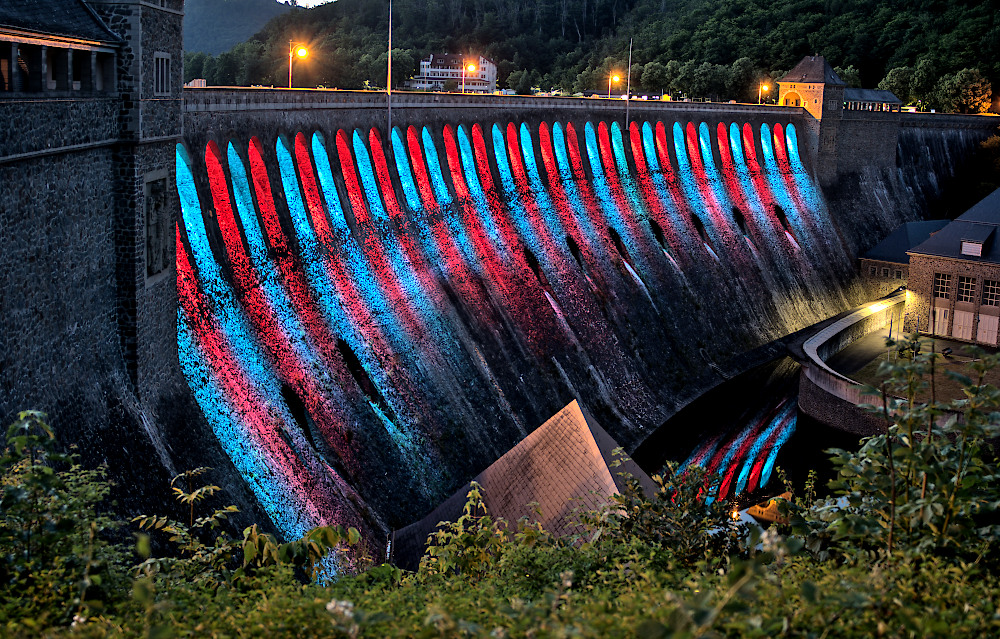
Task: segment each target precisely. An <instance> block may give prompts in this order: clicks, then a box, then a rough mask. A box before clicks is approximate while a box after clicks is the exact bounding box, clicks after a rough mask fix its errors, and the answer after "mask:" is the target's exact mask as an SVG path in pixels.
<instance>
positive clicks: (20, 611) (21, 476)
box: [0, 411, 126, 628]
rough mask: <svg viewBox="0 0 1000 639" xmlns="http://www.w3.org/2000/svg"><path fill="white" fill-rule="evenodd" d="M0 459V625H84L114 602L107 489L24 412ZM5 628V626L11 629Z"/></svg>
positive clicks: (116, 563) (116, 561) (118, 569)
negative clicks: (80, 621) (75, 621)
mask: <svg viewBox="0 0 1000 639" xmlns="http://www.w3.org/2000/svg"><path fill="white" fill-rule="evenodd" d="M6 441H7V449H6V451H5V453H4V455H3V456H2V457H0V472H2V477H0V489H2V491H3V492H2V494H0V620H6V621H7V622H8V624H13V626H23V627H27V628H44V627H46V626H48V625H56V624H65V623H69V622H70V621H71V620H72V619H73V618H74V617H76V618H77V619H83V618H85V617H87V616H89V615H91V614H93V613H95V612H99V611H101V610H102V609H103V608H104V605H105V603H107V602H109V601H113V600H115V599H116V598H120V597H121V590H122V588H123V585H124V583H126V581H125V579H126V577H125V571H124V569H123V568H122V563H123V560H122V557H121V555H120V553H118V552H117V549H115V548H114V547H113V546H112V545H111V544H109V543H108V542H107V541H106V539H105V533H106V531H110V530H111V529H113V528H115V527H116V526H117V524H116V522H114V521H112V519H110V518H109V517H107V516H106V515H104V514H102V513H101V512H100V511H99V509H98V506H99V505H100V504H101V503H102V502H103V501H104V500H105V498H106V497H107V495H108V492H109V485H108V482H107V481H106V479H105V476H104V470H103V469H97V470H85V469H83V468H82V467H81V466H80V465H79V464H78V463H77V458H76V456H75V455H73V454H64V453H60V452H59V451H58V450H57V448H56V443H55V438H54V436H53V433H52V429H51V428H49V426H48V424H47V423H46V422H45V415H43V414H42V413H38V412H35V411H24V412H22V413H20V414H19V415H18V419H17V421H15V422H14V423H13V424H11V426H10V427H9V428H8V429H7V438H6ZM13 626H12V627H13Z"/></svg>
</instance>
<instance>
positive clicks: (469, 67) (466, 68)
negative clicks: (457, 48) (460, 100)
mask: <svg viewBox="0 0 1000 639" xmlns="http://www.w3.org/2000/svg"><path fill="white" fill-rule="evenodd" d="M466 71H468V72H469V73H475V72H476V65H474V64H471V63H470V64H468V65H465V66H463V67H462V93H465V72H466Z"/></svg>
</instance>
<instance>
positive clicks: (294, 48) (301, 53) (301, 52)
mask: <svg viewBox="0 0 1000 639" xmlns="http://www.w3.org/2000/svg"><path fill="white" fill-rule="evenodd" d="M308 55H309V49H307V48H306V46H305V45H304V44H295V43H293V42H292V41H291V40H289V41H288V88H289V89H291V88H292V57H293V56H296V57H298V58H301V59H305V57H306V56H308Z"/></svg>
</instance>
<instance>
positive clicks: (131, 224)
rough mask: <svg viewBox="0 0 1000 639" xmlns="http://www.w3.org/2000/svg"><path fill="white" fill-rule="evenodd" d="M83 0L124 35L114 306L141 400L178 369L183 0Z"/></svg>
mask: <svg viewBox="0 0 1000 639" xmlns="http://www.w3.org/2000/svg"><path fill="white" fill-rule="evenodd" d="M88 4H89V5H90V6H91V8H93V10H94V11H95V12H96V13H97V14H98V15H99V16H100V17H101V19H102V20H103V21H104V23H105V24H106V25H108V27H109V28H110V29H111V30H112V31H113V32H115V33H116V34H117V35H118V36H119V37H120V38H121V39H122V40H123V41H124V45H123V46H122V48H121V50H120V52H119V55H118V59H117V64H118V68H117V74H116V76H117V83H118V87H117V89H118V95H119V113H118V122H119V127H120V128H119V130H120V135H119V140H118V142H117V144H116V145H115V156H116V158H115V159H116V166H117V172H116V175H115V184H114V187H113V188H114V202H115V205H114V206H115V218H116V219H115V228H116V238H115V253H116V255H115V278H116V290H117V297H118V300H117V304H116V309H115V313H116V318H117V322H118V327H119V338H120V340H121V348H122V354H123V355H124V359H125V365H126V367H127V370H128V375H129V378H130V380H131V382H132V384H133V386H134V388H135V391H136V393H137V394H138V396H139V399H140V401H141V402H142V403H143V404H144V405H145V404H147V402H151V401H156V400H155V399H154V398H157V397H159V396H160V395H161V394H162V391H163V390H164V385H166V386H170V385H171V381H172V380H170V379H167V378H168V377H170V376H172V375H174V374H175V372H176V371H175V370H174V369H175V368H176V366H175V365H170V364H168V363H167V362H164V361H163V356H164V354H167V353H172V354H174V357H173V358H172V359H173V361H176V334H175V326H174V323H175V313H176V311H175V309H176V304H177V302H176V288H175V286H174V280H175V279H176V275H175V269H174V223H175V222H176V215H177V213H176V212H177V211H178V210H179V203H178V197H177V190H176V188H175V178H174V172H175V171H174V154H175V146H176V144H177V143H178V142H179V141H180V139H181V134H182V121H181V105H182V96H181V89H182V86H183V79H182V64H183V59H184V51H183V44H182V31H181V22H182V19H183V16H184V0H88ZM173 381H176V380H173ZM145 408H146V409H147V410H149V409H152V412H153V413H155V412H156V407H154V406H148V405H147V406H145Z"/></svg>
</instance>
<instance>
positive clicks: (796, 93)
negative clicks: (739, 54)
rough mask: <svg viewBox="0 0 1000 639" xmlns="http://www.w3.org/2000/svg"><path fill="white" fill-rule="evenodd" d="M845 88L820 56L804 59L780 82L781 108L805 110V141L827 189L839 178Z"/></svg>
mask: <svg viewBox="0 0 1000 639" xmlns="http://www.w3.org/2000/svg"><path fill="white" fill-rule="evenodd" d="M846 87H847V84H846V83H845V82H844V81H843V80H841V79H840V78H839V77H838V76H837V74H836V72H834V70H833V68H832V67H830V64H829V63H828V62H827V61H826V59H825V58H824V57H823V56H821V55H812V56H806V57H804V58H802V61H801V62H799V63H798V64H797V65H795V67H794V68H793V69H792V70H791V71H789V72H788V73H786V74H785V76H784V77H783V78H781V79H780V80H778V104H780V105H782V106H792V107H802V108H804V109H805V110H806V113H807V117H806V122H807V123H808V128H809V131H808V135H807V136H805V138H806V141H807V144H808V148H809V153H810V154H811V155H812V159H813V166H814V167H816V177H817V178H818V179H819V181H820V184H822V185H824V186H826V185H829V184H831V183H833V182H834V180H836V176H837V129H838V128H839V124H840V119H841V115H842V113H843V110H844V89H845V88H846ZM809 116H812V117H809Z"/></svg>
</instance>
